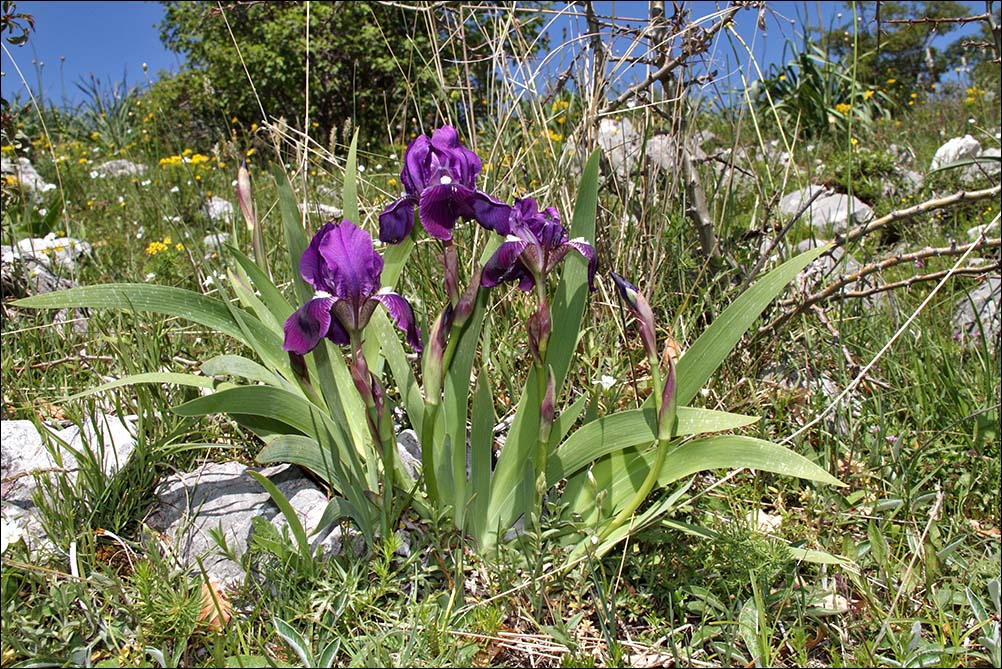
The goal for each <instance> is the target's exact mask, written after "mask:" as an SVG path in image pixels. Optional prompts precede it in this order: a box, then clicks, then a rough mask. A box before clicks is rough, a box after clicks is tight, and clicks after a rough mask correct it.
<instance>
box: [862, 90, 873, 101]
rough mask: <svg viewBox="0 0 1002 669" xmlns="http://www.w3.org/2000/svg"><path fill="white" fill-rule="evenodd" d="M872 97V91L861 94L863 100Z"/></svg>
mask: <svg viewBox="0 0 1002 669" xmlns="http://www.w3.org/2000/svg"><path fill="white" fill-rule="evenodd" d="M872 97H873V91H864V92H863V99H864V100H869V99H870V98H872Z"/></svg>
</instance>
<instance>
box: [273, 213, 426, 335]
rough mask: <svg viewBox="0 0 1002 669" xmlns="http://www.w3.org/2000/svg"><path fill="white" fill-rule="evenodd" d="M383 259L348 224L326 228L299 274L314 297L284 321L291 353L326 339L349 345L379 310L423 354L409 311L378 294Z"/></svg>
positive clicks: (387, 295) (401, 301) (305, 255)
mask: <svg viewBox="0 0 1002 669" xmlns="http://www.w3.org/2000/svg"><path fill="white" fill-rule="evenodd" d="M382 271H383V259H382V257H381V256H380V255H379V254H378V253H376V251H375V249H374V248H373V247H372V238H371V237H370V236H369V233H367V232H365V231H364V230H362V229H361V228H359V227H358V226H356V225H355V224H354V223H352V222H351V221H348V220H344V221H341V223H338V224H336V225H335V224H334V223H327V224H326V225H324V227H323V228H321V229H320V231H319V232H317V234H316V235H314V237H313V239H312V240H311V241H310V245H309V247H308V248H307V249H306V251H304V252H303V257H302V259H301V260H300V263H299V273H300V274H301V275H302V277H303V280H304V281H306V283H308V284H310V285H311V286H313V288H314V289H315V290H316V294H315V295H314V297H313V299H311V300H310V301H308V302H307V303H306V304H304V305H303V306H302V307H300V308H299V309H298V310H297V311H296V312H295V313H293V314H292V315H291V316H290V317H289V318H288V320H286V321H285V343H284V344H283V345H282V348H283V349H284V350H285V351H288V352H290V353H296V354H298V355H306V354H307V353H309V352H310V351H312V350H313V349H314V348H316V347H317V345H318V344H319V343H320V340H321V339H322V338H323V337H327V338H328V339H330V340H331V341H333V342H334V343H335V344H340V345H344V344H348V343H351V341H352V334H358V333H360V332H361V331H362V329H363V328H364V327H365V326H366V324H367V323H368V322H369V318H370V317H371V316H372V312H373V310H375V308H376V305H377V304H382V305H383V306H384V307H385V308H386V310H387V311H388V312H389V314H390V316H391V317H392V318H393V321H394V322H395V323H396V325H397V327H398V328H400V329H401V330H403V331H404V332H405V333H406V336H407V343H408V344H409V345H410V347H411V348H413V349H414V350H415V351H418V352H420V351H421V348H422V346H421V333H420V331H419V330H418V327H417V324H416V322H415V320H414V311H413V310H412V309H411V305H410V304H409V303H408V302H407V300H405V299H404V298H403V297H401V296H400V295H397V294H396V293H392V292H389V291H388V290H381V289H380V275H381V274H382Z"/></svg>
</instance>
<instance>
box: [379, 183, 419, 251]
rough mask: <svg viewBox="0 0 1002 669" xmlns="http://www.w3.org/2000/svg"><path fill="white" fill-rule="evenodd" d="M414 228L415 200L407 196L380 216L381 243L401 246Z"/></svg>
mask: <svg viewBox="0 0 1002 669" xmlns="http://www.w3.org/2000/svg"><path fill="white" fill-rule="evenodd" d="M413 228H414V198H412V197H411V196H409V195H405V196H404V197H402V198H400V199H399V200H397V201H396V202H394V203H393V204H391V205H390V206H389V207H387V208H386V209H385V211H383V213H381V214H380V215H379V241H381V242H383V243H384V244H399V243H400V242H402V241H403V240H404V239H406V238H407V236H408V235H409V234H411V230H412V229H413Z"/></svg>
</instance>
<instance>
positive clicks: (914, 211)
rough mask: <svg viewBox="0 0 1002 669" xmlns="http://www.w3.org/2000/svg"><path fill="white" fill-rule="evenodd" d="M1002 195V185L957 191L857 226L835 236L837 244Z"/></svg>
mask: <svg viewBox="0 0 1002 669" xmlns="http://www.w3.org/2000/svg"><path fill="white" fill-rule="evenodd" d="M1000 193H1002V185H999V186H994V187H992V188H986V189H984V190H976V191H957V192H956V193H954V194H952V195H947V196H946V197H941V198H936V199H932V200H926V201H925V202H921V203H919V204H917V205H915V206H913V207H908V208H907V209H898V210H896V211H892V212H891V213H889V214H887V215H885V216H881V217H880V218H878V219H876V220H875V221H870V222H869V223H865V224H863V225H860V226H857V227H855V228H853V229H852V230H850V231H849V232H847V233H846V234H845V235H835V243H836V244H837V245H839V246H845V245H846V244H849V243H851V242H854V241H856V240H857V239H859V238H860V237H863V236H865V235H868V234H870V233H871V232H873V231H874V230H878V229H880V228H883V227H886V226H888V225H890V224H891V223H894V222H895V221H900V220H903V219H906V218H911V217H912V216H916V215H918V214H922V213H925V212H927V211H935V210H936V209H942V208H944V207H949V206H950V205H953V204H957V203H958V202H977V201H978V200H984V199H986V198H993V199H997V198H998V196H999V194H1000Z"/></svg>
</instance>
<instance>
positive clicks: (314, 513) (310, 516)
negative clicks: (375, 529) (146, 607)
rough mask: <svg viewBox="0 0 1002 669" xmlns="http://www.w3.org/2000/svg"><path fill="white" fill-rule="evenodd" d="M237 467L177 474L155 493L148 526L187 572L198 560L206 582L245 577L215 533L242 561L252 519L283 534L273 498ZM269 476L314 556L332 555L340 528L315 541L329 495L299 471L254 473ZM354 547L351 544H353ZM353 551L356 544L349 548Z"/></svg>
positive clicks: (233, 464) (272, 469) (210, 465)
mask: <svg viewBox="0 0 1002 669" xmlns="http://www.w3.org/2000/svg"><path fill="white" fill-rule="evenodd" d="M248 471H251V470H250V469H249V468H248V467H247V466H246V465H243V464H240V463H239V462H225V463H208V464H205V465H202V466H201V467H199V468H198V469H196V470H194V471H191V472H186V473H181V474H175V475H173V476H171V477H170V478H168V479H166V480H165V481H164V482H163V483H162V484H161V485H160V487H159V488H158V490H157V500H158V502H157V507H156V509H155V511H154V512H153V515H152V516H151V517H150V520H149V525H150V527H152V528H153V529H155V530H157V531H159V532H161V533H162V534H163V535H164V536H165V538H166V539H167V541H168V543H169V545H171V546H172V547H173V550H174V551H175V552H176V557H177V559H178V560H179V562H180V563H181V564H182V565H183V566H184V567H185V568H188V569H198V560H199V559H201V561H202V565H203V566H204V567H205V569H206V572H207V574H208V576H209V578H210V579H213V580H215V581H217V582H219V583H222V584H224V585H234V584H235V583H237V582H239V581H241V580H242V579H243V578H244V576H245V574H244V571H243V568H242V567H241V565H240V564H239V563H238V562H236V561H234V560H232V559H230V558H229V557H227V556H225V555H223V554H222V552H221V551H220V550H219V546H218V544H217V543H216V541H215V539H213V537H212V534H211V533H212V532H213V531H218V532H219V533H220V534H221V535H222V537H223V538H224V539H225V541H226V544H227V546H228V547H229V549H230V550H231V551H232V554H233V555H234V556H235V557H238V558H239V557H240V556H242V555H243V554H244V553H245V552H246V551H247V548H248V546H249V545H250V540H251V537H252V536H253V533H254V519H255V518H258V517H261V518H264V519H265V520H267V521H269V522H271V523H273V524H274V525H275V526H276V527H277V528H279V529H281V528H282V527H283V526H284V525H285V524H286V520H285V518H284V516H282V514H281V513H280V512H279V510H278V507H276V506H275V504H274V503H273V502H272V501H271V497H270V496H269V495H268V493H267V492H266V491H265V490H264V488H262V487H261V484H260V483H258V482H257V481H256V480H255V479H254V478H252V477H251V476H250V475H249V474H248ZM258 471H260V473H261V474H262V475H264V476H267V477H268V478H269V479H270V480H271V481H272V483H274V484H275V485H276V487H278V489H279V490H280V491H281V492H282V494H283V495H285V497H286V498H287V499H288V500H289V503H290V504H291V505H292V508H293V509H294V510H295V512H296V515H297V516H298V517H299V520H300V522H301V523H302V524H303V527H304V528H305V529H306V531H307V533H308V534H309V536H311V537H312V540H311V547H312V549H313V551H314V554H316V555H326V554H336V553H339V552H340V551H341V550H342V543H343V541H344V540H347V539H349V536H347V535H342V531H341V527H340V526H334V527H331V528H326V529H325V530H324V531H323V532H320V533H319V534H317V535H314V532H315V531H316V530H317V524H318V523H319V521H320V519H321V516H322V515H323V512H324V510H325V509H326V507H327V495H326V494H325V493H324V492H323V491H322V490H321V489H320V488H319V487H318V486H317V485H316V484H315V483H314V482H313V481H312V480H311V479H308V478H307V477H306V476H305V475H304V473H303V472H302V470H301V469H299V468H298V467H296V466H294V465H278V466H276V467H269V468H267V469H262V470H258ZM351 540H352V541H354V538H352V539H351ZM353 545H354V544H353Z"/></svg>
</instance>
